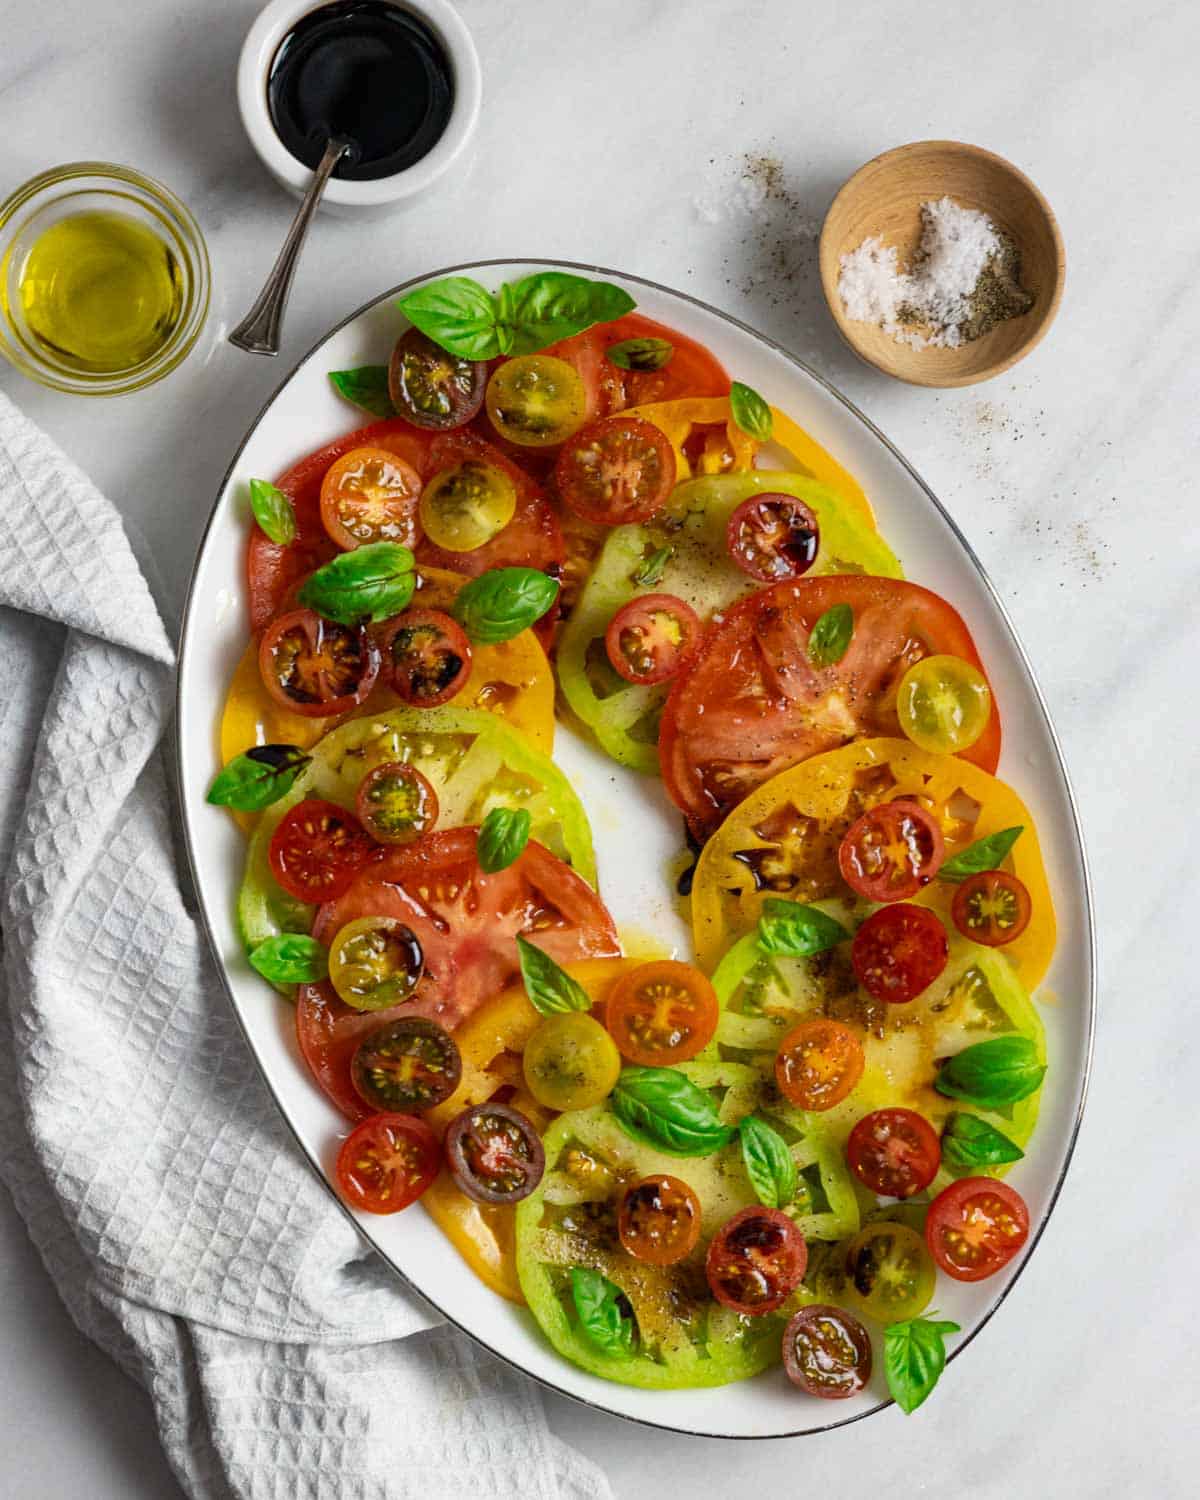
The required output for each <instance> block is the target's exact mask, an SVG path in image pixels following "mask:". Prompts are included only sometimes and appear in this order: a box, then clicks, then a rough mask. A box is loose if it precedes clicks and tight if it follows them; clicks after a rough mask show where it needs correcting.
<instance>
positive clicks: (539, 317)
mask: <svg viewBox="0 0 1200 1500" xmlns="http://www.w3.org/2000/svg"><path fill="white" fill-rule="evenodd" d="M636 306H637V304H636V303H635V302H634V300H633V298H632V297H631V296H630V295H629V293H628V292H626V291H622V289H621V288H620V287H619V286H613V285H612V283H611V282H608V281H589V280H588V278H587V277H586V276H573V275H571V274H570V273H569V272H567V271H535V272H534V274H533V275H532V276H523V277H522V278H521V280H520V281H517V282H514V283H513V285H512V288H511V296H510V300H509V303H508V305H507V306H505V307H503V308H502V309H501V317H500V322H501V323H502V325H505V326H511V329H512V352H513V354H536V353H537V351H538V350H539V349H545V348H547V346H548V345H550V344H557V343H558V341H559V339H567V338H570V337H571V336H572V335H573V334H576V333H582V332H583V330H584V329H585V328H590V327H591V326H592V325H593V323H611V322H612V321H613V319H614V318H620V317H623V316H624V315H625V314H626V313H627V312H632V311H633V309H634V308H635V307H636Z"/></svg>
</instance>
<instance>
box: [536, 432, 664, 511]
mask: <svg viewBox="0 0 1200 1500" xmlns="http://www.w3.org/2000/svg"><path fill="white" fill-rule="evenodd" d="M554 482H555V485H556V487H557V489H558V493H559V495H560V496H561V498H562V502H563V504H564V505H566V506H568V507H569V508H570V509H571V510H573V511H574V512H575V514H576V515H577V516H581V517H582V518H583V519H584V520H585V521H595V522H597V523H599V524H600V525H603V526H623V525H625V524H626V523H627V522H630V521H645V520H648V519H649V517H650V516H652V515H653V514H654V513H655V511H657V510H660V509H661V508H662V506H663V505H664V503H665V502H666V499H667V497H668V496H669V495H670V493H671V491H672V489H673V488H674V487H675V453H674V451H673V449H672V448H671V444H670V443H669V442H668V440H667V438H666V436H665V435H664V434H663V433H662V432H660V431H659V429H658V428H657V427H655V426H654V424H653V423H652V422H647V421H644V420H643V419H642V418H641V417H604V418H602V419H601V420H600V421H599V422H592V423H591V424H590V425H589V426H587V427H585V428H584V429H583V430H582V432H577V433H576V434H575V436H574V437H573V438H571V439H570V440H569V441H568V442H566V443H564V444H563V449H562V452H561V453H560V454H559V455H558V462H557V464H555V466H554Z"/></svg>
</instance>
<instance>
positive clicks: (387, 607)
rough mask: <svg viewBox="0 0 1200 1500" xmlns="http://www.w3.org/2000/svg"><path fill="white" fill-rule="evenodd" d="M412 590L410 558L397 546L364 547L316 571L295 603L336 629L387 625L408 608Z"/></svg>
mask: <svg viewBox="0 0 1200 1500" xmlns="http://www.w3.org/2000/svg"><path fill="white" fill-rule="evenodd" d="M415 588H416V578H415V577H414V575H413V555H412V553H411V552H410V551H409V550H408V548H407V547H401V546H400V545H399V544H398V543H396V542H368V543H367V544H366V545H365V546H363V547H356V548H355V549H354V551H353V552H339V553H338V555H337V556H336V557H335V558H334V559H333V561H332V562H327V563H326V564H325V566H324V567H322V568H318V569H317V571H316V572H315V573H314V574H313V575H312V577H311V578H309V579H308V581H307V582H306V583H305V585H304V587H303V588H302V589H301V590H300V593H299V594H298V596H297V597H298V599H299V601H300V603H301V604H303V605H304V606H305V607H306V608H307V609H315V610H316V612H317V613H318V614H319V615H321V616H322V617H323V618H324V619H326V620H333V621H335V622H336V623H337V624H338V625H357V624H358V623H359V622H360V621H361V620H373V621H376V622H378V621H379V620H387V619H390V618H391V617H392V615H398V614H399V613H400V611H401V610H402V609H405V608H407V606H408V604H409V601H410V600H411V599H412V596H413V590H414V589H415Z"/></svg>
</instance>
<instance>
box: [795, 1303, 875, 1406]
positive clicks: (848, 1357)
mask: <svg viewBox="0 0 1200 1500" xmlns="http://www.w3.org/2000/svg"><path fill="white" fill-rule="evenodd" d="M783 1368H784V1369H785V1370H786V1371H787V1377H788V1379H789V1380H790V1381H791V1382H792V1384H793V1385H798V1386H799V1387H800V1389H801V1390H802V1391H807V1393H808V1394H809V1395H810V1396H820V1397H821V1398H822V1399H823V1400H825V1401H841V1400H844V1399H845V1398H846V1397H847V1396H856V1395H857V1394H858V1393H859V1391H861V1390H862V1389H863V1388H864V1386H865V1385H866V1384H867V1382H868V1381H869V1380H870V1378H871V1336H870V1334H869V1333H868V1332H867V1330H866V1329H865V1328H864V1327H863V1326H862V1324H861V1323H860V1322H859V1321H858V1319H857V1318H856V1317H854V1316H853V1314H851V1313H848V1312H846V1311H845V1310H844V1309H843V1308H840V1307H833V1306H831V1305H830V1304H828V1303H824V1302H814V1303H812V1304H811V1305H810V1306H808V1307H802V1308H801V1309H800V1311H799V1312H798V1313H797V1314H796V1315H795V1317H793V1318H792V1320H791V1322H790V1323H789V1324H788V1326H787V1327H786V1328H785V1329H784V1331H783Z"/></svg>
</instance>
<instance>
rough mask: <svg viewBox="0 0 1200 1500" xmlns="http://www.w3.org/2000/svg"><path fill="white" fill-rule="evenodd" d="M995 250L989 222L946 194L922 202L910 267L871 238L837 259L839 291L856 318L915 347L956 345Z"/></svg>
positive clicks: (996, 236)
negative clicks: (904, 267)
mask: <svg viewBox="0 0 1200 1500" xmlns="http://www.w3.org/2000/svg"><path fill="white" fill-rule="evenodd" d="M1001 249H1002V245H1001V240H1000V236H999V234H998V233H997V231H996V226H995V224H994V223H993V222H992V220H991V219H990V218H989V217H988V215H987V214H985V213H981V212H980V211H979V210H978V209H974V208H963V207H962V205H961V204H959V203H955V201H954V199H953V198H937V199H934V200H931V201H930V202H928V203H922V204H921V243H920V246H919V248H918V251H917V258H916V263H915V265H914V267H913V269H912V270H911V271H902V270H901V269H900V261H899V256H898V255H897V253H896V248H895V246H893V245H885V244H884V243H883V241H882V240H881V239H879V238H878V237H877V236H872V237H871V238H870V239H865V240H864V241H863V242H862V244H861V245H859V246H858V248H857V249H855V250H851V251H850V252H849V253H848V254H846V255H843V256H842V257H841V262H840V264H841V273H840V275H839V276H838V295H839V296H840V297H841V299H842V306H843V307H844V308H845V309H846V315H847V317H849V318H852V319H853V320H854V321H855V322H856V323H876V324H878V325H879V327H881V328H882V329H883V331H884V332H885V333H887V334H890V335H891V337H892V338H894V339H895V340H896V341H897V343H901V344H911V345H912V347H913V348H914V349H926V348H929V347H930V346H934V347H938V348H944V349H945V348H948V349H954V348H957V347H958V345H959V344H961V343H962V342H963V335H962V324H964V323H965V322H966V321H967V320H968V318H969V317H970V315H971V302H970V299H971V294H972V293H973V292H974V291H975V288H976V286H977V285H978V282H979V277H980V275H981V273H982V272H983V270H984V268H985V267H986V266H987V264H988V262H989V261H990V260H991V259H992V258H993V256H995V255H998V254H999V253H1000V251H1001Z"/></svg>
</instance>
